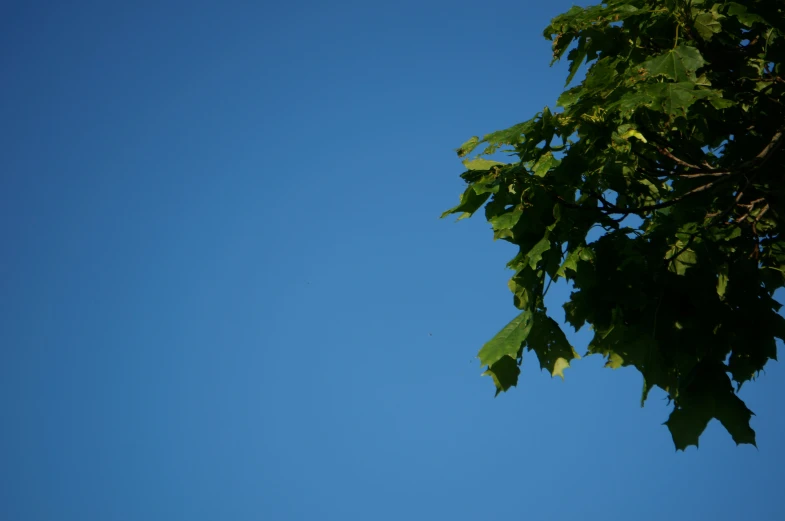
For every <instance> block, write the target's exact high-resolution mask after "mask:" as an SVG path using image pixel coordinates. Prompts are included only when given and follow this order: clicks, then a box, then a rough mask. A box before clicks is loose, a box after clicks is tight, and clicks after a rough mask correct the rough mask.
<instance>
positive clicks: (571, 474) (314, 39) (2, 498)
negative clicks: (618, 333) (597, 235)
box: [0, 0, 785, 521]
mask: <svg viewBox="0 0 785 521" xmlns="http://www.w3.org/2000/svg"><path fill="white" fill-rule="evenodd" d="M569 6H570V2H568V1H565V0H553V1H550V2H517V3H516V2H484V3H480V4H477V3H460V2H457V3H456V2H433V1H417V2H411V1H408V0H407V1H399V2H359V1H358V2H341V1H339V2H334V3H328V2H310V3H309V2H297V1H294V2H286V3H284V2H281V3H272V2H268V3H263V2H233V1H230V2H199V1H197V2H171V1H164V2H147V1H139V2H81V1H80V2H77V1H73V2H36V1H33V0H26V1H22V0H16V1H14V0H11V1H7V2H5V3H4V4H3V7H2V10H1V11H2V17H0V49H2V50H1V51H0V77H2V80H1V81H2V83H0V121H2V125H0V139H1V140H2V154H0V211H2V218H1V219H0V241H1V242H2V245H3V248H2V252H3V253H2V255H0V295H2V298H1V299H0V357H1V358H0V422H2V423H1V424H0V519H3V520H8V521H38V520H41V521H71V520H74V521H93V520H95V521H109V520H111V521H114V520H118V521H121V520H128V521H157V520H162V521H163V520H166V521H170V520H188V521H200V520H205V521H213V520H231V521H243V520H270V521H279V520H280V521H284V520H303V521H315V520H328V521H329V520H342V521H344V520H349V521H352V520H374V521H377V520H379V521H382V520H396V521H397V520H401V519H413V520H419V519H423V520H425V519H428V520H441V519H444V520H450V521H459V520H479V519H491V518H493V519H508V520H512V519H532V520H551V519H553V520H567V519H581V520H603V521H609V520H620V521H621V520H624V521H628V520H630V519H641V520H648V519H672V520H681V519H684V520H692V519H712V520H714V521H721V520H734V521H735V520H740V519H754V520H756V521H766V520H775V519H776V520H781V519H783V517H782V515H783V511H785V448H783V445H782V444H783V439H785V415H783V408H782V399H783V397H784V396H785V392H784V391H785V370H783V367H782V365H781V364H777V363H772V364H771V365H770V366H769V369H768V371H767V374H766V375H765V376H762V377H761V378H760V380H759V381H758V382H756V383H753V384H750V385H749V386H748V387H747V388H745V389H744V390H743V393H742V394H743V398H744V399H746V400H747V403H748V405H749V406H750V408H752V409H753V410H754V411H755V412H756V413H757V414H758V416H756V417H755V418H754V419H753V427H754V428H755V429H756V430H757V432H758V445H759V449H755V448H753V447H749V446H743V447H738V448H737V447H736V446H735V445H734V443H733V441H732V440H731V438H730V436H728V435H727V434H726V433H725V432H724V431H723V430H722V428H721V427H720V426H719V425H717V424H711V425H710V427H709V429H708V431H707V433H706V434H705V435H704V437H703V438H702V440H701V442H702V443H701V448H700V450H695V448H694V447H693V448H691V449H690V450H689V451H687V453H681V452H680V453H676V452H675V450H674V448H673V444H672V442H671V439H670V435H669V434H668V431H667V429H666V427H664V426H662V425H661V424H662V422H663V421H665V420H666V418H667V414H668V408H667V406H666V403H665V400H664V399H663V394H662V393H659V394H656V393H653V395H652V397H651V398H650V400H649V402H648V404H647V407H646V408H644V409H640V408H639V403H638V402H639V393H640V389H641V379H640V376H639V375H637V374H636V373H634V372H633V371H632V370H619V371H616V372H612V371H610V370H605V369H602V368H601V366H602V360H601V359H592V358H588V359H584V360H582V361H579V362H578V363H575V364H574V367H573V368H571V369H569V370H568V371H567V372H566V376H567V380H566V381H564V382H562V381H560V380H558V379H551V378H550V377H549V376H548V375H547V374H546V373H543V372H540V371H538V369H537V364H536V360H535V359H534V357H533V356H529V357H527V358H526V359H525V367H524V370H523V375H522V379H521V382H520V384H519V386H518V388H517V389H514V390H513V392H511V393H508V394H507V395H504V396H500V397H499V398H497V399H494V398H493V386H492V383H491V381H490V380H489V379H487V378H481V377H480V376H479V374H480V370H479V363H478V361H477V360H476V359H475V358H474V356H475V354H476V352H477V350H478V348H479V347H480V346H481V345H482V343H483V342H484V341H486V340H487V339H488V338H490V336H492V335H493V334H494V333H495V332H496V330H497V329H498V328H500V327H501V326H503V325H504V324H505V323H506V322H507V320H508V319H510V318H511V317H512V316H514V315H515V312H516V310H515V309H514V308H513V306H512V297H511V295H510V294H509V292H508V290H507V287H506V280H507V278H508V277H509V273H508V272H507V271H505V269H504V264H505V262H506V261H507V260H508V259H509V258H510V257H511V256H512V255H513V251H512V249H511V247H510V246H509V245H507V244H504V243H500V242H499V243H493V242H492V240H491V232H490V231H489V230H488V225H487V224H486V223H484V222H483V221H482V220H481V219H478V220H477V221H476V222H471V221H468V222H467V221H462V222H461V223H459V224H455V223H453V220H452V219H445V220H439V219H438V216H439V214H440V213H441V211H442V210H444V209H446V208H448V207H450V206H453V205H454V204H455V203H456V202H457V200H458V194H459V192H460V191H461V190H462V187H463V184H462V181H461V180H460V179H459V178H458V174H459V173H460V172H461V165H460V162H459V161H458V159H457V158H456V157H455V154H454V149H455V148H456V147H457V146H458V145H459V144H460V143H462V142H463V141H464V140H465V139H466V138H468V137H469V136H471V135H473V134H478V133H479V134H482V133H485V132H489V131H493V130H496V129H499V128H504V127H507V126H509V125H511V124H514V123H517V122H518V121H520V120H523V119H528V117H530V116H531V115H532V114H533V113H534V112H536V111H538V110H541V109H542V107H543V106H545V105H551V106H552V105H553V103H554V101H555V99H556V97H557V95H558V93H559V91H560V89H561V87H562V84H563V79H564V77H565V74H564V67H555V68H553V69H549V68H548V62H549V60H550V48H549V43H548V42H547V41H546V40H544V39H543V38H542V36H541V31H542V29H543V27H544V26H545V25H546V24H547V22H548V21H549V20H550V18H551V17H553V16H554V15H556V14H558V13H559V12H561V11H564V10H566V9H567V8H568V7H569ZM564 296H565V289H564V288H563V287H561V286H560V287H558V288H556V291H554V289H552V292H551V297H552V301H551V310H552V312H553V313H554V315H555V316H556V317H557V318H559V320H561V318H562V317H563V314H562V312H561V309H560V307H559V306H558V305H557V304H558V300H559V299H563V298H564ZM571 338H573V340H575V343H576V347H577V348H578V350H579V352H583V351H584V349H585V343H586V340H587V338H588V337H587V334H584V333H582V334H581V335H578V336H572V337H571Z"/></svg>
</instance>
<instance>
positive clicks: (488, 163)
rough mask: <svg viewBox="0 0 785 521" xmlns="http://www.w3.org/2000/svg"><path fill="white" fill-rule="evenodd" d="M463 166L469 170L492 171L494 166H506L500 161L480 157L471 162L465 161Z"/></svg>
mask: <svg viewBox="0 0 785 521" xmlns="http://www.w3.org/2000/svg"><path fill="white" fill-rule="evenodd" d="M463 166H465V167H466V169H467V170H490V169H491V168H493V167H494V166H505V164H504V163H501V162H499V161H492V160H490V159H485V158H482V157H478V158H476V159H471V160H469V159H464V160H463Z"/></svg>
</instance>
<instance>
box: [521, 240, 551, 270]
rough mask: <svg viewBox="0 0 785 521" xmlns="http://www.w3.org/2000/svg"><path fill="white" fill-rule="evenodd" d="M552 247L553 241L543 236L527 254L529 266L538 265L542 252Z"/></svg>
mask: <svg viewBox="0 0 785 521" xmlns="http://www.w3.org/2000/svg"><path fill="white" fill-rule="evenodd" d="M550 249H551V241H550V240H548V238H547V237H543V238H542V239H541V240H540V241H539V242H538V243H537V244H535V245H534V247H533V248H532V249H531V250H529V253H527V254H526V258H527V259H528V261H529V266H530V267H531V268H532V269H535V268H536V267H537V263H538V262H540V260H541V259H542V254H543V253H545V252H546V251H548V250H550Z"/></svg>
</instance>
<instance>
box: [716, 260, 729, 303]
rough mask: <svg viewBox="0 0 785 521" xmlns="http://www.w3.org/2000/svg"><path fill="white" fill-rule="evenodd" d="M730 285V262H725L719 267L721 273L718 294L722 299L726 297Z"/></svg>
mask: <svg viewBox="0 0 785 521" xmlns="http://www.w3.org/2000/svg"><path fill="white" fill-rule="evenodd" d="M727 287H728V264H727V263H723V264H722V265H721V266H720V267H719V275H718V276H717V295H719V296H720V298H721V299H723V298H725V289H726V288H727Z"/></svg>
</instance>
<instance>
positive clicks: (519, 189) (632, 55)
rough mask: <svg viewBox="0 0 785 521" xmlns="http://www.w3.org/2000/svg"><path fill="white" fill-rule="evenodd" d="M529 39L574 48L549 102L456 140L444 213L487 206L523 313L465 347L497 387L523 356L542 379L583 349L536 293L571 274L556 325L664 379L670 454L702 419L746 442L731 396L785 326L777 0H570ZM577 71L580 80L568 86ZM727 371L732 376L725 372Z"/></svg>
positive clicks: (512, 378)
mask: <svg viewBox="0 0 785 521" xmlns="http://www.w3.org/2000/svg"><path fill="white" fill-rule="evenodd" d="M544 35H545V37H546V38H548V39H550V40H551V41H552V42H553V60H554V61H556V60H559V59H561V58H563V57H565V55H566V58H567V60H568V61H569V77H568V79H567V85H566V86H565V89H566V90H565V91H564V92H563V93H562V95H561V96H560V97H559V99H558V102H557V106H558V107H559V110H557V111H551V110H549V109H548V108H545V109H543V111H542V112H540V113H538V114H536V115H535V116H534V117H533V118H532V119H530V120H528V121H525V122H523V123H520V124H518V125H515V126H513V127H511V128H509V129H506V130H502V131H499V132H494V133H491V134H488V135H486V136H485V137H483V138H482V139H480V138H479V137H473V138H471V139H470V140H468V141H467V142H466V143H464V144H463V145H462V146H461V147H460V148H459V149H458V155H459V156H460V157H466V156H469V155H470V154H471V153H472V152H473V151H474V150H475V149H478V147H483V148H481V149H480V150H482V152H481V153H480V156H489V155H491V154H494V153H496V152H498V151H500V150H506V151H508V152H510V153H511V154H512V155H513V156H514V157H516V161H515V162H513V163H509V164H505V163H501V162H498V161H492V160H490V159H487V158H485V157H476V158H474V159H468V158H467V159H466V160H465V161H464V165H465V166H466V169H467V170H466V172H464V173H463V174H462V176H461V177H462V178H463V179H464V180H465V181H466V182H467V183H468V188H467V189H466V191H465V192H464V193H463V195H462V196H461V201H460V204H459V205H458V206H456V207H455V208H452V209H451V210H448V211H447V212H445V215H447V214H451V213H458V214H460V218H463V217H468V216H471V215H472V214H474V213H475V212H477V211H478V210H479V209H480V208H482V207H483V206H484V208H485V216H486V218H487V219H488V221H489V222H490V223H491V225H492V227H493V234H494V238H495V239H503V240H505V241H509V242H511V243H513V244H515V245H516V246H517V247H518V248H519V253H518V255H517V256H516V257H515V258H514V259H512V260H511V261H510V263H509V267H510V268H511V269H513V270H514V272H515V273H514V275H513V276H512V278H511V280H510V289H511V290H512V293H513V294H514V304H515V306H516V307H517V308H519V309H520V310H521V314H520V315H519V316H518V317H517V318H515V319H514V320H513V321H512V322H510V324H509V325H507V326H506V327H505V328H504V329H503V330H502V331H501V332H500V333H499V334H498V335H497V336H496V337H495V338H493V339H492V340H491V341H489V342H488V343H487V344H486V345H485V346H483V348H482V349H481V350H480V353H479V358H480V360H481V362H482V364H483V365H485V366H487V371H486V374H489V375H491V376H492V377H493V380H494V382H495V384H496V388H497V393H498V392H499V391H506V390H507V389H509V388H510V387H511V386H514V385H515V384H516V383H517V379H518V376H519V374H520V370H519V368H518V366H519V365H520V363H521V359H522V353H523V351H524V350H530V351H534V352H535V353H536V355H537V357H538V358H539V361H540V365H541V367H543V368H545V369H547V370H548V371H549V372H550V373H551V374H552V375H560V376H562V375H563V371H564V369H565V368H567V367H568V366H569V364H570V362H571V361H572V360H573V359H574V358H577V357H578V355H577V353H576V352H575V351H574V349H573V348H572V347H571V346H570V345H569V343H568V341H567V339H566V338H565V336H564V333H563V332H562V330H561V329H560V327H559V325H558V324H557V323H556V322H555V321H554V320H553V319H551V318H550V317H549V316H548V315H547V312H546V309H545V306H544V304H543V296H544V292H545V291H547V290H546V287H547V285H548V284H549V282H550V281H551V280H553V279H557V278H559V277H563V278H565V279H567V280H568V281H569V282H570V283H571V285H572V290H573V291H572V293H571V295H570V298H569V301H568V302H566V303H565V304H564V308H565V311H566V316H567V320H568V322H569V323H570V324H571V325H572V326H573V327H575V328H576V330H577V329H579V328H581V327H582V326H584V325H585V324H588V325H589V326H590V327H591V328H592V330H593V331H594V338H593V340H592V341H591V343H590V344H589V346H588V354H601V355H603V356H605V357H606V358H607V366H608V367H612V368H617V367H622V366H633V367H635V368H636V369H637V370H638V371H640V372H641V374H642V375H643V380H644V386H643V397H642V401H643V400H645V399H646V396H647V394H648V392H649V390H650V389H651V388H652V387H654V386H657V387H660V388H661V389H663V390H665V392H666V393H668V396H669V397H670V399H671V401H672V404H673V412H672V414H671V416H670V418H669V419H668V421H667V422H666V425H667V426H668V428H669V429H670V432H671V434H672V436H673V441H674V443H675V445H676V448H677V449H685V448H686V447H688V446H689V445H696V446H697V445H698V439H699V437H700V435H701V433H702V432H703V430H704V429H705V427H706V425H707V423H708V422H709V421H710V420H711V419H712V418H716V419H717V420H719V421H720V422H721V423H722V425H724V426H725V428H726V429H727V430H728V432H729V433H730V435H731V436H732V437H733V439H734V440H735V441H736V443H752V444H754V443H755V433H754V431H753V430H752V429H751V428H750V425H749V421H750V417H751V415H752V412H751V411H750V410H749V409H748V408H747V407H746V405H745V404H744V402H743V401H742V400H741V399H739V398H738V396H737V395H736V391H738V390H739V389H740V388H741V385H742V384H744V383H745V382H747V381H748V380H751V379H753V378H754V377H755V376H756V375H757V374H758V373H759V372H760V371H761V370H762V369H763V367H764V366H765V364H766V363H767V362H768V360H769V359H774V358H775V357H776V344H775V341H776V340H775V339H776V338H780V339H783V338H785V320H784V319H783V318H782V317H781V316H780V314H779V313H778V311H779V308H780V305H779V304H778V303H777V302H776V301H775V300H774V298H773V294H774V292H775V290H777V289H778V288H780V287H782V286H783V285H785V278H784V274H785V239H783V238H782V236H781V227H782V221H783V219H785V175H784V174H785V168H783V167H785V153H784V152H783V143H785V137H783V132H784V131H785V70H783V57H785V2H779V1H776V2H775V1H772V0H741V1H738V2H727V1H718V2H715V1H711V0H692V1H689V0H665V1H663V0H611V1H608V2H604V3H602V4H601V5H596V6H593V7H588V8H581V7H573V8H572V9H570V10H569V11H568V12H566V13H564V14H562V15H560V16H558V17H556V18H555V19H554V20H553V21H552V22H551V24H550V25H549V26H548V27H547V28H546V29H545V32H544ZM582 65H585V66H586V67H587V68H586V76H585V79H584V80H583V81H582V82H581V83H580V84H579V85H577V86H573V87H571V88H569V89H568V88H567V87H568V86H569V84H570V82H571V81H572V80H573V79H574V76H575V75H576V73H577V72H578V71H579V69H580V68H581V66H582ZM734 383H735V388H734V385H733V384H734Z"/></svg>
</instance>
